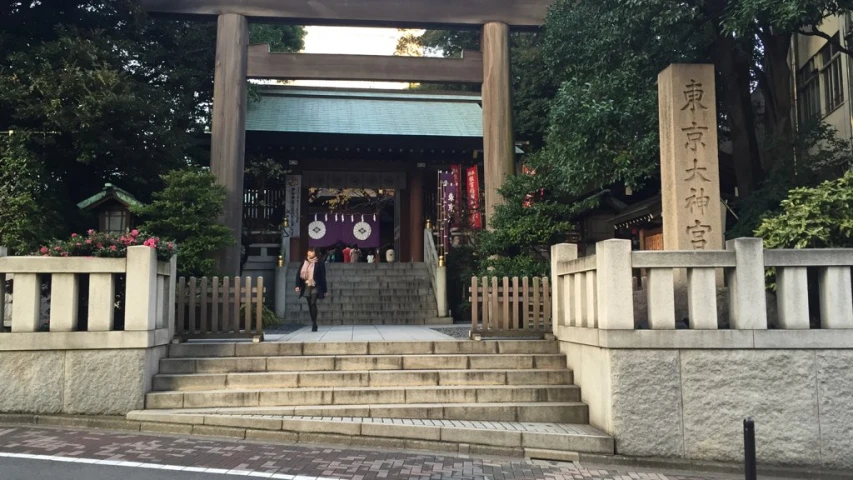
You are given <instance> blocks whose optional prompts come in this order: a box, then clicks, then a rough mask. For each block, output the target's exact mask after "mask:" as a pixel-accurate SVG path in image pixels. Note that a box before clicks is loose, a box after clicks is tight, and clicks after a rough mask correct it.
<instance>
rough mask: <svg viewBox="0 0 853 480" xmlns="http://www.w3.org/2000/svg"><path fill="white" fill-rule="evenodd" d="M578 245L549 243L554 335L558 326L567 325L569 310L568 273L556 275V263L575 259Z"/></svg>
mask: <svg viewBox="0 0 853 480" xmlns="http://www.w3.org/2000/svg"><path fill="white" fill-rule="evenodd" d="M577 258H578V246H577V245H576V244H574V243H560V244H558V245H551V289H552V290H551V317H552V320H551V322H552V324H553V328H554V335H559V330H560V327H562V326H564V325H565V326H568V325H569V322H568V320H569V319H570V318H571V312H570V311H569V309H568V308H567V306H568V302H567V301H566V296H567V295H568V294H569V292H568V291H567V290H568V289H567V287H566V284H567V283H569V276H568V275H557V270H558V267H557V266H558V265H559V264H560V263H561V262H570V261H572V260H577Z"/></svg>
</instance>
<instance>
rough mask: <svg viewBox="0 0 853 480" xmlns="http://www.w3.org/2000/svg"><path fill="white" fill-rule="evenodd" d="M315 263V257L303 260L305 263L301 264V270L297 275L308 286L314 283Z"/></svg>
mask: <svg viewBox="0 0 853 480" xmlns="http://www.w3.org/2000/svg"><path fill="white" fill-rule="evenodd" d="M316 264H317V259H316V258H312V259H308V260H305V263H303V264H302V270H301V271H300V272H299V276H300V277H301V278H302V280H305V285H306V286H308V287H313V286H314V285H315V284H314V265H316Z"/></svg>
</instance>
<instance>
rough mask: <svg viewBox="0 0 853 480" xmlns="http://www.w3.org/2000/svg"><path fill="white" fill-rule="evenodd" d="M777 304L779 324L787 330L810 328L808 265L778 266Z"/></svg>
mask: <svg viewBox="0 0 853 480" xmlns="http://www.w3.org/2000/svg"><path fill="white" fill-rule="evenodd" d="M776 306H777V308H778V311H779V326H780V327H781V328H783V329H785V330H808V329H809V328H810V325H809V281H808V270H807V269H806V267H777V268H776Z"/></svg>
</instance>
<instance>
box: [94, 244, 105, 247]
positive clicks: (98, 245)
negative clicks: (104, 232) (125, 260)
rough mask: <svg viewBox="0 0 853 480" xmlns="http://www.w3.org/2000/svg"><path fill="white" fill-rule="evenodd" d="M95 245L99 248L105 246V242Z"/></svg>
mask: <svg viewBox="0 0 853 480" xmlns="http://www.w3.org/2000/svg"><path fill="white" fill-rule="evenodd" d="M95 246H96V247H98V248H104V244H103V243H99V244H97V245H95Z"/></svg>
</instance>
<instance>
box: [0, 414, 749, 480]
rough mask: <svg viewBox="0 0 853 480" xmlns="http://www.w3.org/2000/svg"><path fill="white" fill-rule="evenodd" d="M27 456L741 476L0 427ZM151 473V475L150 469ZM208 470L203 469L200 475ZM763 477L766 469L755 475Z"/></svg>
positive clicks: (555, 475) (448, 475)
mask: <svg viewBox="0 0 853 480" xmlns="http://www.w3.org/2000/svg"><path fill="white" fill-rule="evenodd" d="M4 457H5V458H9V457H11V458H18V459H20V458H29V459H40V460H53V461H71V459H74V461H75V462H78V463H89V464H91V463H95V462H97V464H99V465H115V466H121V467H128V468H147V469H160V470H163V471H164V472H165V471H167V470H168V471H185V472H200V473H208V474H223V475H224V474H227V476H223V477H222V478H223V479H226V478H235V477H233V476H232V475H234V476H236V478H239V477H240V476H241V475H242V476H246V477H254V478H278V479H288V480H332V479H340V480H376V479H410V480H457V479H458V480H486V479H488V480H522V479H524V480H526V479H543V480H569V479H572V480H573V479H601V480H606V479H610V480H623V479H624V480H639V479H658V480H667V479H668V480H710V479H735V478H743V477H742V476H734V475H722V474H690V473H686V472H664V471H658V470H647V469H636V468H633V467H591V466H586V465H581V464H578V463H560V462H544V461H524V460H511V459H502V458H496V457H490V458H486V457H477V456H473V455H445V454H429V453H413V452H405V451H390V450H377V449H370V450H368V449H355V448H353V449H349V448H340V447H323V446H315V445H302V444H297V445H282V444H263V443H254V442H248V441H228V440H219V439H213V438H199V437H193V438H190V437H180V436H166V435H155V434H139V433H121V432H115V431H104V430H87V429H60V428H47V427H30V426H26V427H13V426H10V427H0V466H2V464H3V461H4ZM151 478H158V477H157V476H156V475H154V476H152V477H151ZM205 478H208V477H205ZM762 478H766V477H762Z"/></svg>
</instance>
